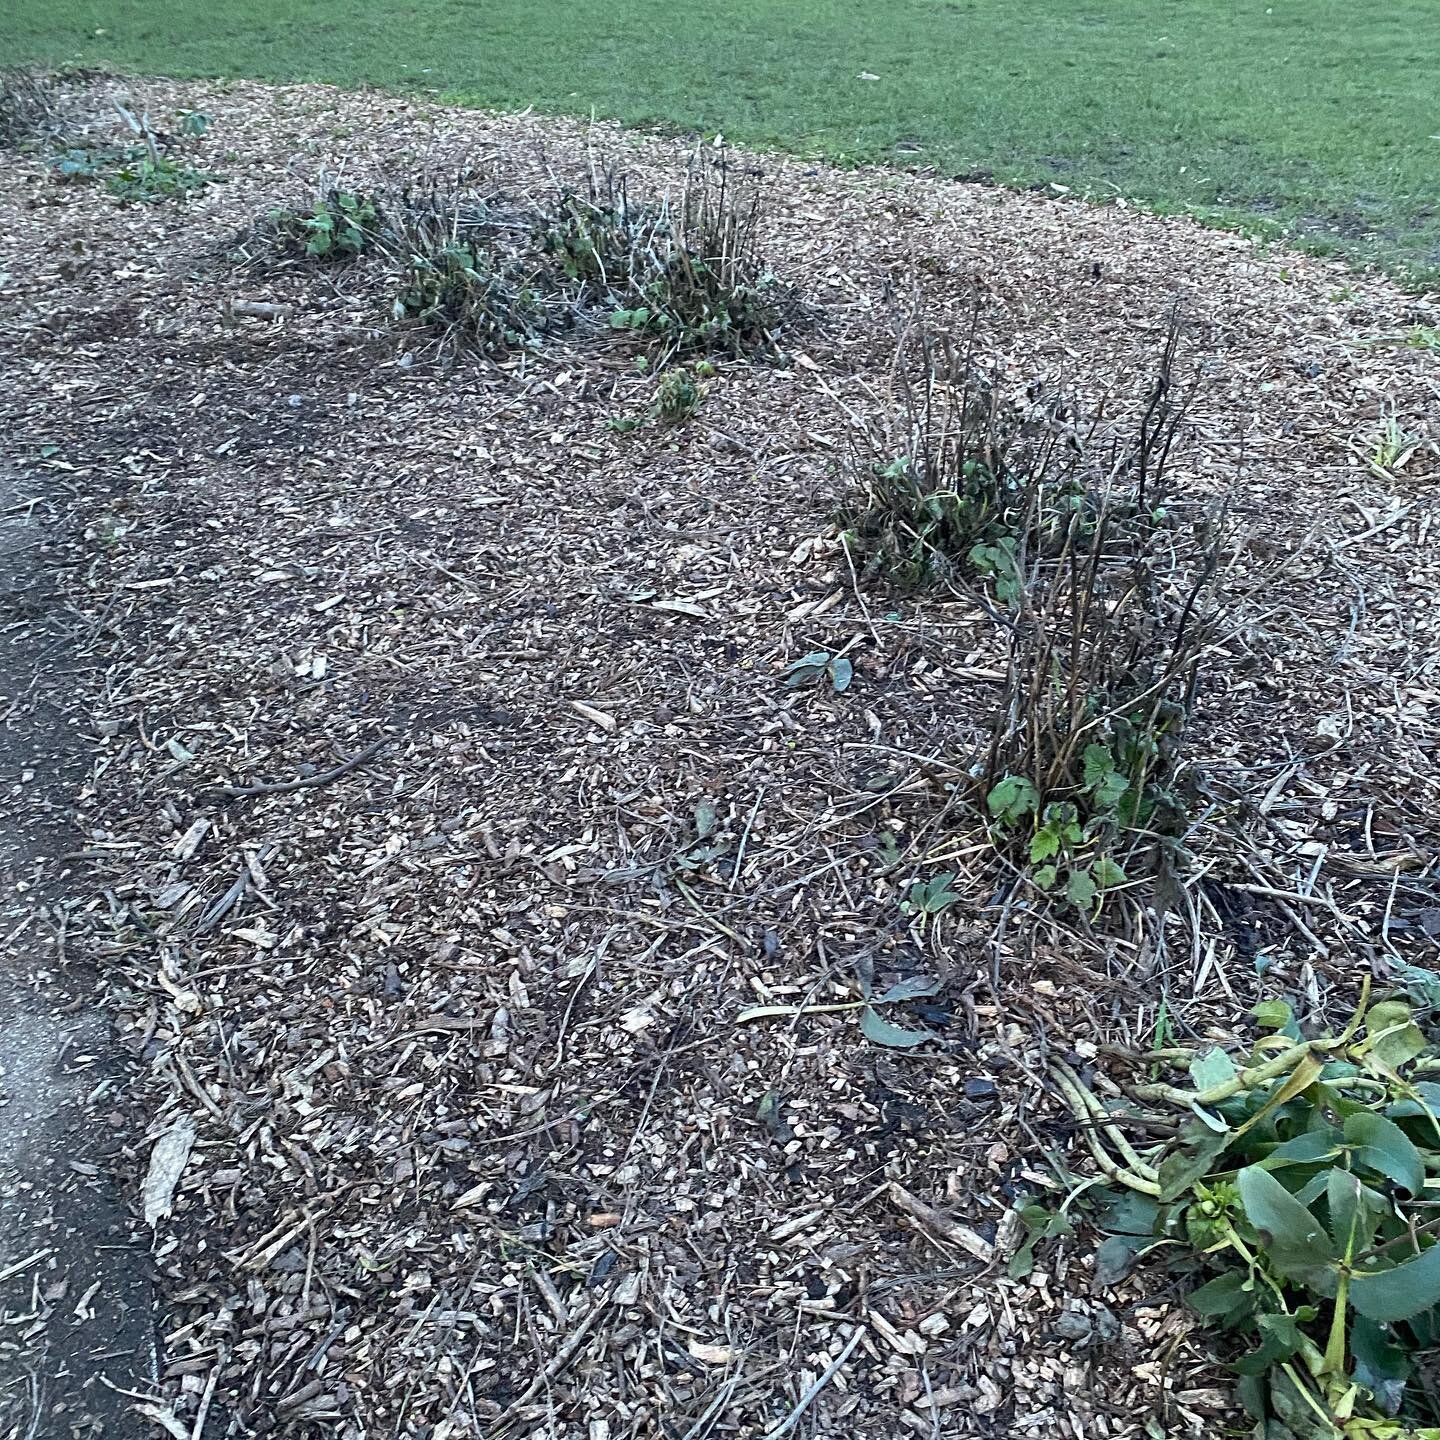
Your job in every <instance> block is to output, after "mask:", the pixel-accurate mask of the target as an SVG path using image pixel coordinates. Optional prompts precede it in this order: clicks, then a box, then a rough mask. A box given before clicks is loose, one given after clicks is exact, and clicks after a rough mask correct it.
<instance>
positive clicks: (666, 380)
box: [650, 365, 705, 425]
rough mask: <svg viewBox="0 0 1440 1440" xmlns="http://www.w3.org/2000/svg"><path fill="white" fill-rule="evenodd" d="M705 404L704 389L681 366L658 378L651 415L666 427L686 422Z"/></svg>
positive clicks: (667, 371)
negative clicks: (658, 382)
mask: <svg viewBox="0 0 1440 1440" xmlns="http://www.w3.org/2000/svg"><path fill="white" fill-rule="evenodd" d="M704 402H705V387H704V386H703V385H701V384H699V383H698V382H697V381H696V379H695V377H694V376H693V375H692V374H691V373H690V371H689V370H687V369H686V368H685V367H684V366H683V365H677V366H675V367H674V368H673V369H670V370H666V371H665V372H664V374H662V375H661V376H660V384H659V386H658V387H657V389H656V392H655V404H654V406H653V407H652V409H651V412H650V413H651V414H652V415H653V416H654V417H655V419H657V420H661V421H664V422H665V423H666V424H667V425H678V424H680V422H681V421H683V420H688V419H689V418H690V417H691V416H692V415H694V414H695V413H696V411H698V410H699V409H700V406H701V405H702V404H704Z"/></svg>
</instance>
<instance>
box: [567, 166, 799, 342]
mask: <svg viewBox="0 0 1440 1440" xmlns="http://www.w3.org/2000/svg"><path fill="white" fill-rule="evenodd" d="M764 218H765V204H764V197H763V193H762V191H761V189H760V187H759V186H758V184H757V183H756V179H755V176H754V175H752V174H750V173H748V172H745V171H743V170H742V169H741V168H740V167H739V166H738V165H737V164H735V162H733V161H732V160H731V159H730V157H729V156H728V155H726V154H725V153H724V152H723V151H714V150H699V151H697V152H696V154H695V155H694V156H693V157H692V159H691V162H690V165H689V168H688V169H687V171H686V177H685V183H684V186H683V189H682V191H681V194H680V196H679V198H678V200H677V201H673V202H672V201H671V200H668V199H666V200H643V201H642V200H637V199H635V198H634V197H632V195H631V193H630V190H629V187H628V182H627V180H626V178H625V177H624V176H623V175H618V174H616V173H615V172H614V171H605V172H603V173H598V174H597V173H595V172H592V173H591V175H590V176H589V177H588V181H587V185H586V188H585V190H584V191H583V193H582V192H581V191H580V190H577V189H574V188H570V189H562V190H561V192H560V194H559V196H558V197H557V199H556V201H555V204H554V206H553V208H552V210H551V213H550V214H549V215H547V216H545V217H544V218H543V220H542V223H541V225H540V241H541V245H542V247H543V248H544V250H545V252H546V253H547V254H548V255H550V256H551V257H552V258H553V259H555V260H557V261H558V262H559V264H560V267H561V269H562V270H563V271H564V273H565V277H566V280H567V282H568V283H569V286H570V288H571V289H572V291H573V292H574V293H575V294H576V295H577V297H578V298H579V299H580V300H581V301H582V302H586V303H590V304H593V305H598V306H599V307H600V308H602V309H603V310H604V311H605V313H606V316H607V320H608V323H609V325H610V327H611V328H612V329H613V330H616V331H624V332H628V333H630V334H633V335H635V336H636V337H637V338H640V339H641V340H643V341H644V343H645V344H646V346H647V347H648V348H650V349H651V350H653V351H655V352H657V354H658V356H659V357H660V358H661V359H662V360H664V359H673V358H677V357H681V356H685V355H689V354H696V353H705V352H710V353H719V354H728V355H733V356H737V357H740V356H747V357H750V358H774V357H775V356H777V355H778V353H779V351H778V340H779V335H780V332H781V330H782V329H783V327H784V325H785V324H786V322H787V320H788V319H789V317H790V316H791V315H792V314H793V313H794V309H795V304H794V297H793V295H792V293H791V292H790V290H789V289H788V288H787V287H785V286H783V285H781V284H780V282H779V281H778V280H777V279H776V278H775V277H774V275H772V274H771V273H770V272H769V270H768V269H767V268H766V265H765V263H764V260H763V257H762V254H761V245H760V237H761V231H762V228H763V223H764Z"/></svg>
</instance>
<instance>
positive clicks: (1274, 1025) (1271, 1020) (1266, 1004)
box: [1250, 1000, 1295, 1030]
mask: <svg viewBox="0 0 1440 1440" xmlns="http://www.w3.org/2000/svg"><path fill="white" fill-rule="evenodd" d="M1250 1013H1251V1014H1252V1015H1253V1016H1254V1017H1255V1023H1256V1024H1257V1025H1258V1026H1259V1027H1260V1028H1261V1029H1262V1030H1283V1029H1284V1028H1285V1027H1286V1026H1287V1025H1289V1024H1290V1023H1291V1021H1292V1020H1294V1018H1295V1015H1294V1012H1293V1011H1292V1010H1291V1009H1290V1006H1289V1003H1288V1002H1287V1001H1284V1000H1262V1001H1260V1003H1259V1004H1258V1005H1256V1006H1255V1008H1254V1009H1253V1010H1252V1011H1251V1012H1250Z"/></svg>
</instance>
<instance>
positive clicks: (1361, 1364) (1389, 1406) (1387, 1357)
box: [1350, 1315, 1410, 1415]
mask: <svg viewBox="0 0 1440 1440" xmlns="http://www.w3.org/2000/svg"><path fill="white" fill-rule="evenodd" d="M1350 1354H1351V1357H1352V1358H1353V1360H1354V1362H1355V1370H1354V1376H1355V1379H1356V1380H1357V1381H1358V1382H1359V1383H1360V1384H1361V1385H1363V1386H1364V1387H1365V1388H1366V1389H1367V1390H1368V1391H1369V1392H1370V1393H1371V1394H1372V1395H1373V1396H1374V1397H1375V1403H1376V1404H1377V1405H1378V1406H1379V1407H1380V1408H1381V1410H1383V1411H1384V1412H1385V1414H1387V1415H1396V1414H1398V1413H1399V1411H1400V1401H1401V1399H1402V1398H1403V1396H1404V1394H1405V1382H1406V1380H1408V1379H1409V1378H1410V1362H1409V1361H1408V1360H1407V1359H1406V1358H1405V1352H1404V1351H1403V1350H1401V1349H1400V1348H1399V1347H1398V1346H1396V1345H1392V1344H1391V1343H1390V1341H1389V1339H1388V1338H1387V1336H1386V1334H1385V1332H1384V1331H1383V1330H1381V1328H1380V1327H1379V1326H1378V1325H1377V1324H1376V1323H1375V1322H1374V1321H1373V1320H1367V1319H1366V1318H1365V1317H1364V1316H1363V1315H1357V1316H1356V1317H1355V1318H1354V1320H1353V1321H1352V1322H1351V1324H1350Z"/></svg>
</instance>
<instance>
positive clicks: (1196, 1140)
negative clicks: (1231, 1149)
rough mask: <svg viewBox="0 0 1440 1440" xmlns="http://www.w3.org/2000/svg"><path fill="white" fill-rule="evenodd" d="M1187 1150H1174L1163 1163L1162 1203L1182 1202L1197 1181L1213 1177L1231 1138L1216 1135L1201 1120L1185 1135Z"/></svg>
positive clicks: (1191, 1125) (1183, 1132)
mask: <svg viewBox="0 0 1440 1440" xmlns="http://www.w3.org/2000/svg"><path fill="white" fill-rule="evenodd" d="M1181 1138H1182V1139H1183V1140H1184V1141H1186V1142H1187V1143H1186V1148H1185V1149H1183V1150H1173V1151H1171V1152H1170V1154H1168V1155H1167V1156H1166V1157H1165V1158H1164V1159H1163V1160H1162V1161H1161V1162H1160V1203H1161V1204H1162V1205H1164V1204H1168V1203H1169V1202H1170V1201H1172V1200H1178V1199H1179V1198H1180V1196H1182V1195H1183V1194H1184V1193H1185V1192H1186V1191H1187V1190H1188V1189H1189V1188H1190V1187H1191V1186H1192V1185H1193V1184H1194V1183H1195V1182H1196V1181H1197V1180H1203V1179H1204V1178H1205V1176H1206V1175H1208V1174H1209V1173H1210V1167H1211V1166H1212V1165H1213V1164H1214V1163H1215V1161H1216V1160H1218V1159H1219V1158H1220V1154H1221V1152H1222V1151H1223V1150H1224V1149H1225V1147H1226V1146H1227V1145H1228V1144H1229V1143H1230V1139H1231V1137H1230V1135H1229V1134H1228V1133H1226V1134H1216V1132H1215V1131H1214V1130H1211V1129H1210V1128H1208V1127H1207V1126H1204V1125H1202V1124H1201V1123H1200V1122H1199V1121H1198V1120H1194V1121H1191V1122H1190V1123H1189V1124H1188V1125H1187V1127H1186V1128H1185V1130H1183V1131H1182V1132H1181Z"/></svg>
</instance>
